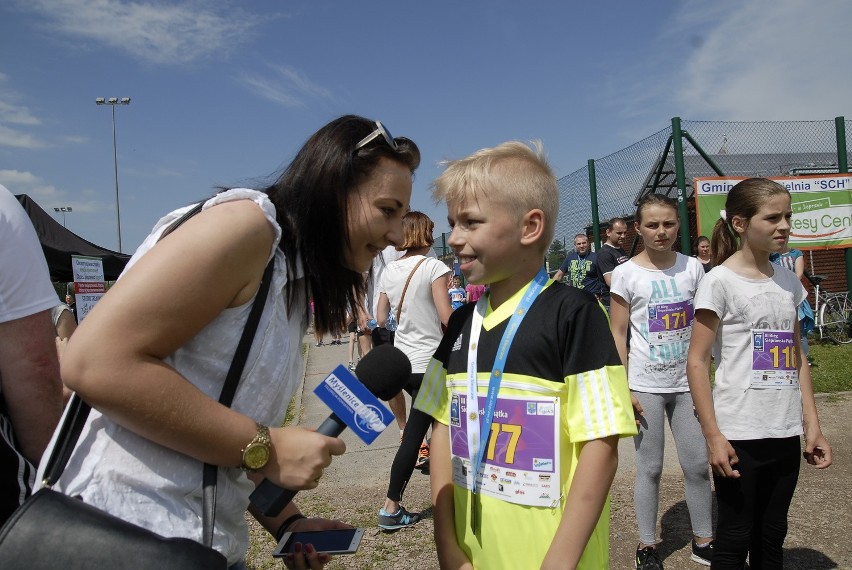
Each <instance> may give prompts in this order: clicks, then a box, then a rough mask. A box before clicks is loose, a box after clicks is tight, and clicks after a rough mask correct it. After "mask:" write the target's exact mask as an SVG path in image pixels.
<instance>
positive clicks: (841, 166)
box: [834, 117, 852, 289]
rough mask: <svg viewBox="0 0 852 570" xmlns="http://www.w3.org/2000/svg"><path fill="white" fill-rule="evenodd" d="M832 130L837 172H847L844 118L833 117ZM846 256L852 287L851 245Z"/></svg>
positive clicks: (847, 282)
mask: <svg viewBox="0 0 852 570" xmlns="http://www.w3.org/2000/svg"><path fill="white" fill-rule="evenodd" d="M834 130H835V131H836V132H837V172H840V173H848V172H849V161H848V160H846V119H844V118H843V117H834ZM843 255H844V257H845V258H846V288H847V289H850V288H852V247H847V248H846V249H845V250H844V252H843Z"/></svg>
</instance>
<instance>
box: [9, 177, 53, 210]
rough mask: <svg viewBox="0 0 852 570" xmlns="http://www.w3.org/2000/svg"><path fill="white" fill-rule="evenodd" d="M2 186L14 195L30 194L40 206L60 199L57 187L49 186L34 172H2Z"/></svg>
mask: <svg viewBox="0 0 852 570" xmlns="http://www.w3.org/2000/svg"><path fill="white" fill-rule="evenodd" d="M0 184H2V185H3V186H5V187H6V188H8V189H9V191H10V192H11V193H12V194H28V195H29V196H30V197H31V198H32V199H33V200H35V201H36V202H38V203H39V204H42V203H47V202H52V201H56V200H57V199H58V198H60V196H59V192H58V191H57V190H56V187H55V186H53V185H52V184H47V183H46V182H44V181H43V180H42V179H41V178H39V177H38V176H36V175H35V174H33V173H32V172H22V171H20V170H0Z"/></svg>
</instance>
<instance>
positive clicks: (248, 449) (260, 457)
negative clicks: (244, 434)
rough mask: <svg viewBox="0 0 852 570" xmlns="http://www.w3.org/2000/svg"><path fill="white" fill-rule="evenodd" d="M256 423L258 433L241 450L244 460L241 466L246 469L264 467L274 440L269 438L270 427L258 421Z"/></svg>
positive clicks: (253, 469) (256, 469) (252, 469)
mask: <svg viewBox="0 0 852 570" xmlns="http://www.w3.org/2000/svg"><path fill="white" fill-rule="evenodd" d="M255 425H256V426H257V433H255V434H254V439H253V440H251V441H250V442H249V443H248V445H246V446H245V447H244V448H243V449H242V450H241V451H242V453H243V462H242V464H241V465H240V467H241V468H242V469H243V470H244V471H252V472H254V471H259V470H260V469H263V467H264V466H265V465H266V463H267V462H268V461H269V456H270V455H271V444H272V440H271V439H270V438H269V428H268V427H266V426H262V425H260V424H257V423H256V424H255Z"/></svg>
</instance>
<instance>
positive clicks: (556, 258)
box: [547, 239, 568, 272]
mask: <svg viewBox="0 0 852 570" xmlns="http://www.w3.org/2000/svg"><path fill="white" fill-rule="evenodd" d="M567 255H568V252H567V251H565V244H564V243H562V240H558V239H555V240H553V243H551V244H550V248H549V249H548V250H547V265H548V269H549V270H550V271H551V272H553V271H556V270H557V269H559V266H560V265H562V261H563V260H564V259H565V256H567Z"/></svg>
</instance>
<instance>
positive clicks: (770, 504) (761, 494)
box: [712, 437, 800, 570]
mask: <svg viewBox="0 0 852 570" xmlns="http://www.w3.org/2000/svg"><path fill="white" fill-rule="evenodd" d="M729 443H730V444H731V445H732V446H733V448H734V451H735V452H736V453H737V458H739V463H737V464H736V465H735V466H734V469H736V470H737V471H739V473H740V476H739V478H738V479H731V478H725V477H718V476H716V475H714V476H713V482H714V483H715V486H716V501H717V503H718V505H719V520H718V523H717V527H716V544H715V546H714V548H713V550H714V552H713V566H712V568H714V569H726V568H736V569H737V570H740V569H741V568H742V567H743V564H745V559H746V554H748V561H749V566H750V567H751V568H752V570H775V569H778V570H780V569H781V568H783V560H784V549H783V548H782V547H783V545H784V537H785V536H787V511H788V510H789V509H790V502H791V501H792V500H793V491H795V490H796V483H797V482H798V480H799V464H800V458H799V447H800V444H799V438H798V437H786V438H780V439H770V438H767V439H754V440H740V441H730V442H729Z"/></svg>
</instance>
